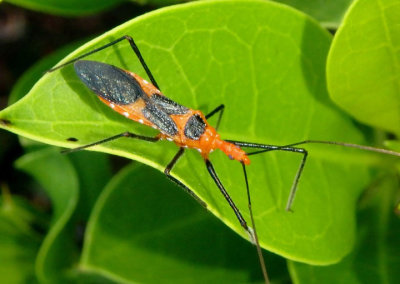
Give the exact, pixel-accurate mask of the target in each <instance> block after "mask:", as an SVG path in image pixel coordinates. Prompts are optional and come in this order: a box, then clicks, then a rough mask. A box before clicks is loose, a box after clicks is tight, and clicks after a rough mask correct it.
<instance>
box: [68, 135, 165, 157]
mask: <svg viewBox="0 0 400 284" xmlns="http://www.w3.org/2000/svg"><path fill="white" fill-rule="evenodd" d="M121 137H129V138H135V139H139V140H144V141H148V142H157V141H158V140H160V138H159V136H158V135H157V136H154V137H149V136H142V135H138V134H135V133H131V132H123V133H120V134H117V135H114V136H111V137H108V138H106V139H103V140H99V141H96V142H93V143H90V144H87V145H83V146H80V147H77V148H73V149H67V150H63V151H61V153H63V154H68V153H72V152H76V151H80V150H83V149H86V148H89V147H92V146H96V145H100V144H103V143H106V142H109V141H113V140H116V139H119V138H121Z"/></svg>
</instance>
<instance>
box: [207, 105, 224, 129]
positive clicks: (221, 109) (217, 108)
mask: <svg viewBox="0 0 400 284" xmlns="http://www.w3.org/2000/svg"><path fill="white" fill-rule="evenodd" d="M224 109H225V105H224V104H221V105H219V106H217V107H216V108H215V109H214V110H213V111H211V112H210V113H209V114H207V115H206V119H209V118H210V117H212V116H213V115H214V114H216V113H217V112H219V117H218V120H217V124H216V126H215V129H216V130H218V127H219V123H220V122H221V118H222V115H223V113H224Z"/></svg>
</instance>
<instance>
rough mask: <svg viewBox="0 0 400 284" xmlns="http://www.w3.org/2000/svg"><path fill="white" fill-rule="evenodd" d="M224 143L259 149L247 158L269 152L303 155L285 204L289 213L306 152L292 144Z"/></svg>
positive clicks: (304, 162)
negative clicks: (287, 152)
mask: <svg viewBox="0 0 400 284" xmlns="http://www.w3.org/2000/svg"><path fill="white" fill-rule="evenodd" d="M226 141H228V142H230V143H233V144H235V145H237V146H240V147H246V148H253V149H261V150H259V151H255V152H251V153H247V155H248V156H250V155H257V154H261V153H265V152H269V151H289V152H293V153H299V154H302V155H303V158H302V159H301V162H300V165H299V167H298V169H297V172H296V175H295V177H294V180H293V184H292V187H291V189H290V193H289V198H288V201H287V204H286V211H291V207H292V204H293V200H294V197H295V195H296V191H297V185H298V184H299V181H300V177H301V175H302V173H303V170H304V166H305V164H306V161H307V157H308V152H307V150H306V149H304V148H297V147H292V145H293V144H291V145H285V146H276V145H268V144H257V143H249V142H241V141H232V140H226Z"/></svg>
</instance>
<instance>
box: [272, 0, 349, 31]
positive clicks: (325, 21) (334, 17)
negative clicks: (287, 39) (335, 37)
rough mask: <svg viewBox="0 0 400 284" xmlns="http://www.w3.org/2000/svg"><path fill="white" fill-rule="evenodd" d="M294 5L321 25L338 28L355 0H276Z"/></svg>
mask: <svg viewBox="0 0 400 284" xmlns="http://www.w3.org/2000/svg"><path fill="white" fill-rule="evenodd" d="M274 1H276V2H281V3H284V4H286V5H289V6H292V7H294V8H296V9H299V10H300V11H303V12H304V13H306V14H308V15H310V16H311V17H313V18H315V19H316V20H317V21H319V22H320V23H321V25H323V26H325V27H328V28H335V29H336V28H337V27H339V25H340V23H341V22H342V18H343V15H344V14H345V12H346V10H347V8H348V7H349V6H350V4H351V2H352V1H353V0H333V1H332V0H307V1H304V0H274Z"/></svg>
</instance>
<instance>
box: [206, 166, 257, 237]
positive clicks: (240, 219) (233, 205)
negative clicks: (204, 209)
mask: <svg viewBox="0 0 400 284" xmlns="http://www.w3.org/2000/svg"><path fill="white" fill-rule="evenodd" d="M205 162H206V167H207V170H208V172H209V173H210V175H211V177H212V179H213V180H214V182H215V184H216V185H217V187H218V188H219V190H220V191H221V193H222V195H223V196H224V197H225V199H226V201H227V202H228V203H229V205H230V206H231V208H232V209H233V211H234V212H235V215H236V217H237V219H238V220H239V222H240V225H242V227H243V228H244V229H245V230H246V231H247V232H249V233H250V235H253V234H252V233H251V232H250V230H249V228H248V226H247V223H246V221H245V220H244V218H243V216H242V214H241V213H240V211H239V209H238V208H237V207H236V204H235V203H234V202H233V200H232V199H231V197H230V196H229V194H228V192H227V191H226V189H225V187H224V186H223V184H222V182H221V180H220V179H219V178H218V176H217V173H216V172H215V170H214V167H213V165H212V164H211V162H210V160H205Z"/></svg>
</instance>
